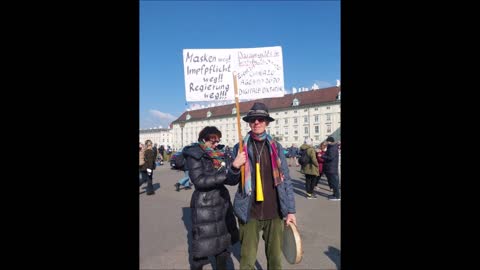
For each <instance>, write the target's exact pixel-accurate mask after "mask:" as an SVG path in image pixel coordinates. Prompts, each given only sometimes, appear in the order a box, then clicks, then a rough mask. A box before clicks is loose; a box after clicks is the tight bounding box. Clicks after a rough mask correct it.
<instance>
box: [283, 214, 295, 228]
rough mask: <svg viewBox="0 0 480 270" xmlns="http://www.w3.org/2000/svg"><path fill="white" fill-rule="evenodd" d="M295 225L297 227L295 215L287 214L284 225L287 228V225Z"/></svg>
mask: <svg viewBox="0 0 480 270" xmlns="http://www.w3.org/2000/svg"><path fill="white" fill-rule="evenodd" d="M290 222H291V223H293V224H295V226H297V218H296V217H295V214H288V215H287V219H286V220H285V224H286V225H287V226H289V223H290Z"/></svg>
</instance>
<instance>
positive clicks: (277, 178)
mask: <svg viewBox="0 0 480 270" xmlns="http://www.w3.org/2000/svg"><path fill="white" fill-rule="evenodd" d="M250 136H251V137H252V138H253V139H254V140H256V141H263V140H265V139H267V142H268V144H270V147H269V148H270V159H271V160H272V174H273V180H274V183H275V186H278V185H279V184H280V183H282V182H283V179H284V175H283V173H282V172H281V170H280V168H281V160H280V157H279V156H278V150H277V146H276V145H275V141H274V140H273V138H272V137H271V136H270V135H269V134H267V132H263V133H262V134H260V135H256V134H255V133H253V132H252V131H249V132H248V133H247V135H246V136H245V138H244V139H243V145H244V147H243V151H244V152H245V157H246V159H247V160H246V162H245V187H244V191H245V194H248V195H250V194H251V192H252V173H251V170H252V168H254V167H253V166H251V165H250V159H249V158H248V150H247V149H248V144H249V139H250Z"/></svg>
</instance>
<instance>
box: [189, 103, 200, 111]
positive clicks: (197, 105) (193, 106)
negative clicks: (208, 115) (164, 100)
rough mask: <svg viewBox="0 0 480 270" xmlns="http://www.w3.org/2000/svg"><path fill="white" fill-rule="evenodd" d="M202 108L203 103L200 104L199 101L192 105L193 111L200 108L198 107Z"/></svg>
mask: <svg viewBox="0 0 480 270" xmlns="http://www.w3.org/2000/svg"><path fill="white" fill-rule="evenodd" d="M201 108H202V105H200V104H198V103H194V104H191V105H190V110H191V111H194V110H198V109H201Z"/></svg>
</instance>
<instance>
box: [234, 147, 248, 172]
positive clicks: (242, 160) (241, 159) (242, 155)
mask: <svg viewBox="0 0 480 270" xmlns="http://www.w3.org/2000/svg"><path fill="white" fill-rule="evenodd" d="M246 160H247V159H246V157H245V152H243V151H242V152H241V153H240V154H237V157H235V160H234V161H233V163H232V166H233V167H235V168H236V169H240V167H241V166H242V165H243V164H245V161H246Z"/></svg>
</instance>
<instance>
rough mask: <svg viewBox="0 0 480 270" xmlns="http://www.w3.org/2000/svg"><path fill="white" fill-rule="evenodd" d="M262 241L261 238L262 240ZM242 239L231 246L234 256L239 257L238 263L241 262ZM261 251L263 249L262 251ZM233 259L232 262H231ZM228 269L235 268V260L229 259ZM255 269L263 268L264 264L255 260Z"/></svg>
mask: <svg viewBox="0 0 480 270" xmlns="http://www.w3.org/2000/svg"><path fill="white" fill-rule="evenodd" d="M260 241H261V240H260ZM240 247H241V246H240V241H239V242H237V243H236V244H235V245H233V247H232V248H231V250H232V254H233V256H234V257H235V258H236V259H237V261H238V263H239V264H240ZM260 252H261V251H260ZM230 261H231V264H230ZM227 269H234V265H233V260H229V261H227ZM255 269H257V270H263V268H262V266H261V265H260V263H259V262H258V260H257V261H256V262H255Z"/></svg>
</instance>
